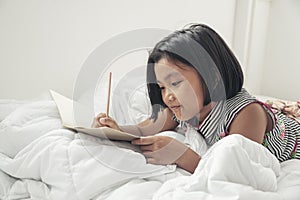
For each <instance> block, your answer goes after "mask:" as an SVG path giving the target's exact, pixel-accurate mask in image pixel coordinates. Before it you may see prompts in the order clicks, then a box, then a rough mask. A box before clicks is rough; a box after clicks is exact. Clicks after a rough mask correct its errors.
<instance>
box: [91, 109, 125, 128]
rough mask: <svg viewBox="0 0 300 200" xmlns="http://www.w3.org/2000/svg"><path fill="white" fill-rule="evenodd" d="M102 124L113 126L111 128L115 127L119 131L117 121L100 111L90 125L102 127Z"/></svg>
mask: <svg viewBox="0 0 300 200" xmlns="http://www.w3.org/2000/svg"><path fill="white" fill-rule="evenodd" d="M104 126H106V127H109V128H113V129H116V130H119V131H120V130H121V129H120V127H119V126H118V124H117V122H116V121H115V120H114V119H112V118H110V117H107V116H106V114H105V113H100V114H98V115H97V116H96V117H95V118H94V120H93V123H92V127H93V128H99V127H104Z"/></svg>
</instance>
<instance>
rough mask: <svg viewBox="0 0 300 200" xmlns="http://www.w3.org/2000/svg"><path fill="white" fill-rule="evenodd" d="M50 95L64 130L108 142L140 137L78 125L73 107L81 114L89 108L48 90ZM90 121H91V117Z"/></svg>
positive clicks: (107, 128) (109, 129)
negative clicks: (107, 140)
mask: <svg viewBox="0 0 300 200" xmlns="http://www.w3.org/2000/svg"><path fill="white" fill-rule="evenodd" d="M50 93H51V96H52V98H53V100H54V101H55V103H56V105H57V108H58V111H59V114H60V117H61V120H62V124H63V126H64V127H65V128H67V129H70V130H73V131H75V132H80V133H85V134H88V135H93V136H96V137H100V138H104V139H109V140H120V141H132V140H134V139H137V138H140V136H136V135H133V134H130V133H126V132H123V131H119V130H115V129H112V128H109V127H100V128H91V127H88V126H86V125H82V124H81V125H80V124H78V123H76V121H75V119H74V107H76V109H77V110H79V111H81V112H85V111H87V110H88V109H90V108H89V107H87V106H85V105H83V104H80V103H79V102H76V101H73V100H72V99H69V98H68V97H65V96H63V95H61V94H59V93H57V92H55V91H53V90H50ZM78 108H79V109H78ZM83 116H87V115H83ZM90 121H92V117H91V119H90Z"/></svg>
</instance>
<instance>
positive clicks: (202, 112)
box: [196, 102, 216, 124]
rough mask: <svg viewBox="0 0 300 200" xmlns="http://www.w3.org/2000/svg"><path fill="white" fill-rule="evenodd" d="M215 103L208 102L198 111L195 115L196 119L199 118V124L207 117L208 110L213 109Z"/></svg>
mask: <svg viewBox="0 0 300 200" xmlns="http://www.w3.org/2000/svg"><path fill="white" fill-rule="evenodd" d="M215 105H216V102H210V103H209V104H207V105H206V106H204V107H203V108H202V109H201V110H200V113H199V114H198V115H197V116H196V117H197V119H198V120H199V124H201V123H202V122H203V120H204V119H205V118H206V117H207V115H208V114H209V113H210V111H211V110H212V109H213V107H214V106H215Z"/></svg>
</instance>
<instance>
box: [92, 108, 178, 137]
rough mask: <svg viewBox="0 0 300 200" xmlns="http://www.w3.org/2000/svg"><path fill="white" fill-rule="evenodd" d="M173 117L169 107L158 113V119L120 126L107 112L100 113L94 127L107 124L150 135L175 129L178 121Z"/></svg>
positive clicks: (122, 129) (135, 133)
mask: <svg viewBox="0 0 300 200" xmlns="http://www.w3.org/2000/svg"><path fill="white" fill-rule="evenodd" d="M172 117H173V114H172V112H171V111H170V109H169V108H166V109H164V110H163V111H161V112H160V113H158V117H157V119H156V121H154V120H152V119H147V120H145V121H143V122H141V123H139V124H137V125H128V126H119V125H118V124H117V122H116V121H115V120H114V119H112V118H110V117H107V116H106V114H105V113H100V114H98V115H97V117H95V118H94V120H93V124H92V127H94V128H99V127H102V126H107V127H110V128H113V129H117V130H121V131H124V132H127V133H131V134H134V135H139V136H149V135H154V134H156V133H159V132H162V131H166V130H173V129H175V128H176V127H177V126H178V123H177V122H176V121H174V120H173V119H172Z"/></svg>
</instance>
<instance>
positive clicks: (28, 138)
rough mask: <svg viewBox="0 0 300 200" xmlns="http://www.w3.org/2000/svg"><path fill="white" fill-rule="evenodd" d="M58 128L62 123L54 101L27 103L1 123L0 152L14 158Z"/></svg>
mask: <svg viewBox="0 0 300 200" xmlns="http://www.w3.org/2000/svg"><path fill="white" fill-rule="evenodd" d="M58 128H61V121H60V118H59V114H58V110H57V107H56V104H55V103H54V101H50V100H47V101H36V102H31V103H26V104H24V105H22V106H19V107H18V108H17V109H16V110H15V111H13V112H12V113H11V114H9V115H8V116H7V117H6V118H5V119H4V120H3V121H2V122H1V123H0V152H1V153H4V154H6V155H8V156H10V157H14V156H15V155H16V154H17V153H18V152H19V151H20V150H22V149H23V148H24V147H25V146H26V145H28V144H29V143H31V142H32V141H33V140H35V139H36V138H38V137H40V136H42V135H44V134H45V133H47V132H48V131H51V130H54V129H58Z"/></svg>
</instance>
